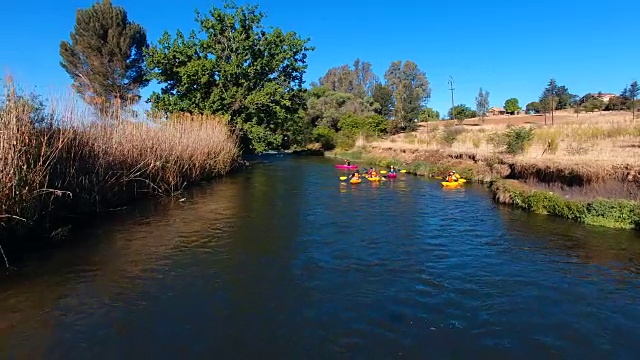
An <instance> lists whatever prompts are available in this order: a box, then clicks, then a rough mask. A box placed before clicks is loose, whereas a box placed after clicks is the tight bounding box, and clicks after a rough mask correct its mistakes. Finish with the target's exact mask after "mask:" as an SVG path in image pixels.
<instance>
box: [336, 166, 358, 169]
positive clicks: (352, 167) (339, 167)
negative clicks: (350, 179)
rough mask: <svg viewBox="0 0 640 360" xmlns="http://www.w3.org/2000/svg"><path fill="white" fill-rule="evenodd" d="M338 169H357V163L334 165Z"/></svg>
mask: <svg viewBox="0 0 640 360" xmlns="http://www.w3.org/2000/svg"><path fill="white" fill-rule="evenodd" d="M336 168H338V169H357V168H358V165H336Z"/></svg>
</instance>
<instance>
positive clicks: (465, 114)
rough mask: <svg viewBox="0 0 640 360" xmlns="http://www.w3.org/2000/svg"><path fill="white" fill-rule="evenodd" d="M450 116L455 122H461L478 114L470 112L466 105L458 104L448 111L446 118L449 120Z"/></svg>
mask: <svg viewBox="0 0 640 360" xmlns="http://www.w3.org/2000/svg"><path fill="white" fill-rule="evenodd" d="M452 115H454V117H455V119H456V120H459V121H462V120H466V119H471V118H474V117H476V116H477V115H478V114H477V113H476V112H475V111H473V110H471V108H470V107H468V106H467V105H465V104H459V105H456V106H454V107H452V108H451V109H449V112H448V113H447V116H449V118H451V117H452Z"/></svg>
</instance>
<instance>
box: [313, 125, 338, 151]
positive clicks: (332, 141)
mask: <svg viewBox="0 0 640 360" xmlns="http://www.w3.org/2000/svg"><path fill="white" fill-rule="evenodd" d="M336 136H337V133H336V132H335V131H334V130H333V129H331V128H329V127H326V126H318V127H317V128H315V129H313V135H312V137H313V141H315V142H318V143H320V145H322V148H323V149H324V150H332V149H334V148H335V147H336Z"/></svg>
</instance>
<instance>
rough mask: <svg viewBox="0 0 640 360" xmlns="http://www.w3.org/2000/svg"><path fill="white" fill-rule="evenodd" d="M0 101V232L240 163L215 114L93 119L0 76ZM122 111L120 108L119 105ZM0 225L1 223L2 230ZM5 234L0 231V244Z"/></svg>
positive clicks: (158, 190)
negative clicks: (45, 102) (42, 102)
mask: <svg viewBox="0 0 640 360" xmlns="http://www.w3.org/2000/svg"><path fill="white" fill-rule="evenodd" d="M4 90H5V91H4V94H3V98H2V102H0V227H2V229H4V230H5V231H4V232H0V237H1V236H2V235H3V233H4V234H5V236H6V235H7V232H6V230H8V229H9V230H10V229H16V228H21V227H22V226H28V225H34V224H43V223H47V220H51V218H52V217H53V218H57V217H60V216H65V215H77V214H82V213H87V212H96V211H101V210H105V209H109V208H112V207H114V206H121V205H122V204H124V203H125V202H127V201H130V200H132V199H133V198H137V197H142V196H147V195H151V194H167V193H175V192H178V191H180V190H182V189H183V188H184V187H185V186H187V185H189V184H192V183H195V182H198V181H201V180H203V179H206V178H210V177H213V176H216V175H221V174H224V173H226V172H228V171H229V170H230V169H231V168H232V167H233V166H234V165H235V164H237V163H238V159H239V155H240V154H239V151H238V147H237V136H236V135H235V134H233V133H232V132H231V131H230V127H229V126H228V121H227V119H225V118H223V117H219V116H204V115H203V116H194V115H188V114H182V115H175V116H173V117H172V118H171V119H169V120H164V121H155V122H151V121H146V120H148V119H144V118H141V117H138V118H136V117H135V116H134V117H131V116H129V117H125V116H123V117H120V118H109V119H101V120H99V121H96V119H95V118H93V117H92V115H91V113H90V112H89V111H87V110H82V109H79V108H78V107H77V106H76V105H75V103H74V102H73V101H68V102H66V103H65V102H63V103H62V105H59V104H58V105H56V104H53V102H52V103H51V104H50V106H49V108H48V109H46V110H43V109H41V108H38V107H37V106H34V102H33V101H31V100H30V99H29V98H28V97H25V96H24V95H21V94H19V92H18V91H17V90H16V87H15V85H14V84H13V83H12V82H11V81H8V82H6V83H5V88H4ZM118 113H120V112H118ZM2 229H0V231H2ZM1 244H2V239H1V238H0V245H1Z"/></svg>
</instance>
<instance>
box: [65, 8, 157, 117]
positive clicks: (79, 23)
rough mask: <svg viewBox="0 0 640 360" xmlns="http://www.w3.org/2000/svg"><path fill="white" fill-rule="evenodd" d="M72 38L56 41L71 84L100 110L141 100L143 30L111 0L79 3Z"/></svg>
mask: <svg viewBox="0 0 640 360" xmlns="http://www.w3.org/2000/svg"><path fill="white" fill-rule="evenodd" d="M70 38H71V42H68V41H61V42H60V56H61V57H62V61H60V66H62V68H63V69H64V70H65V71H66V72H67V74H69V76H70V77H71V79H72V80H73V85H72V86H73V88H74V90H75V91H76V92H77V93H78V94H79V95H80V96H82V98H83V99H84V101H85V102H87V104H89V105H91V106H93V107H94V108H95V109H97V110H98V111H99V112H100V113H101V114H104V113H105V112H106V111H108V110H109V109H111V107H113V106H115V107H116V108H118V109H120V108H122V107H124V106H126V105H130V104H133V103H135V102H137V101H139V100H140V88H142V87H144V86H146V85H147V84H148V80H147V77H146V68H145V64H144V53H143V52H144V50H145V49H146V48H147V46H148V44H147V35H146V32H145V30H144V29H143V28H142V26H140V25H138V24H136V23H134V22H131V21H130V20H129V19H128V17H127V12H126V11H125V10H124V8H122V7H118V6H113V5H112V4H111V1H110V0H104V1H102V2H96V3H95V4H93V5H92V6H91V7H90V8H88V9H79V10H78V11H77V13H76V24H75V26H74V29H73V32H71V34H70Z"/></svg>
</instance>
